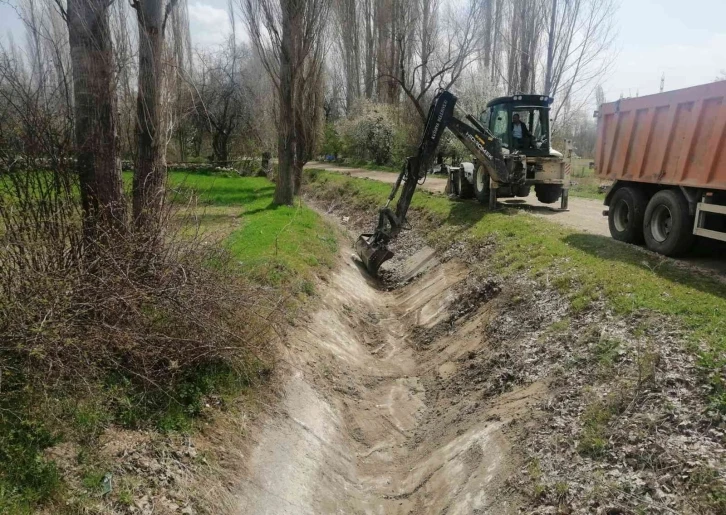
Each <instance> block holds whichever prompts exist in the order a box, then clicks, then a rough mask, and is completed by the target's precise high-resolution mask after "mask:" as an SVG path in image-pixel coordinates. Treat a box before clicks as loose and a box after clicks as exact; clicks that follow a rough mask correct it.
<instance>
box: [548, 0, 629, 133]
mask: <svg viewBox="0 0 726 515" xmlns="http://www.w3.org/2000/svg"><path fill="white" fill-rule="evenodd" d="M551 1H552V4H551V5H550V6H549V10H548V13H549V16H548V19H549V20H550V23H549V30H548V35H547V37H548V44H547V48H548V53H547V62H546V65H545V77H546V78H547V77H549V81H547V79H545V90H544V93H546V94H547V95H550V96H554V97H555V98H556V99H557V101H558V103H557V106H556V108H555V111H554V113H553V115H554V116H553V117H554V119H555V122H556V121H557V119H558V117H559V116H560V114H561V113H562V112H563V111H562V110H563V108H564V106H565V105H567V104H568V103H569V102H571V101H573V100H574V97H575V96H576V95H577V94H578V93H580V92H582V91H586V92H587V93H588V94H590V93H591V92H592V83H593V81H595V80H597V79H598V78H600V77H601V76H602V75H603V74H604V73H605V72H606V71H607V69H608V67H609V66H610V64H611V61H610V60H608V59H607V58H606V57H607V52H608V50H609V49H610V47H611V46H612V42H613V38H614V36H615V31H614V28H613V15H614V13H615V9H616V5H615V3H614V1H613V0H551ZM553 20H554V21H553ZM550 48H551V50H550ZM586 100H587V99H586V98H585V99H584V100H583V101H586ZM576 110H577V109H575V111H576Z"/></svg>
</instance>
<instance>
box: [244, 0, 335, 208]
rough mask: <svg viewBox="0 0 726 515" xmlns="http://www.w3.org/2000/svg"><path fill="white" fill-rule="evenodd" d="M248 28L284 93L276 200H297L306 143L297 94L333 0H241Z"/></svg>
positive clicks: (280, 103) (281, 95) (280, 93)
mask: <svg viewBox="0 0 726 515" xmlns="http://www.w3.org/2000/svg"><path fill="white" fill-rule="evenodd" d="M240 3H241V7H242V12H243V14H244V18H245V21H246V22H247V27H248V29H249V30H248V32H249V36H250V39H251V40H252V43H253V45H254V47H255V49H256V50H257V53H258V54H259V56H260V59H261V60H262V63H263V64H264V66H265V69H266V70H267V73H268V74H269V76H270V78H271V80H272V82H273V84H274V85H275V88H276V90H277V93H278V99H279V100H278V109H279V115H278V148H277V151H278V174H277V185H276V188H275V196H274V202H275V203H277V204H292V202H293V197H294V194H295V177H297V176H298V175H300V174H301V171H302V162H301V160H300V157H301V156H302V155H304V152H302V151H301V150H300V149H299V148H298V145H303V146H304V141H303V140H301V134H300V132H299V131H300V130H301V127H302V126H303V124H301V123H300V121H299V120H297V119H296V117H297V116H298V114H302V115H304V116H307V115H308V114H307V113H302V112H301V110H300V107H299V106H300V102H301V101H300V100H298V98H297V96H298V95H300V94H303V93H302V92H304V91H305V90H306V87H305V85H304V81H305V78H306V73H305V71H304V67H305V65H306V62H307V61H309V60H311V59H312V60H313V61H314V60H315V59H314V56H315V55H317V49H318V47H319V46H321V45H322V34H323V30H324V28H325V24H326V22H327V17H328V11H329V8H330V1H329V0H240Z"/></svg>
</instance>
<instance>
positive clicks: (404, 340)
mask: <svg viewBox="0 0 726 515" xmlns="http://www.w3.org/2000/svg"><path fill="white" fill-rule="evenodd" d="M344 245H346V244H344ZM420 247H421V245H419V244H413V245H410V246H409V252H408V256H406V255H405V254H406V252H404V253H403V256H401V255H400V254H399V259H398V260H397V262H396V264H395V265H394V269H393V270H391V269H389V272H388V277H389V278H393V279H395V281H389V283H388V285H384V284H381V283H378V282H375V281H373V280H371V279H370V277H369V276H368V275H367V274H366V272H365V271H364V270H363V269H362V267H361V265H360V263H358V262H357V261H356V260H354V259H353V258H352V257H351V258H347V259H344V258H341V259H340V262H339V265H338V266H337V267H336V269H335V270H334V271H333V272H332V273H331V275H330V276H329V277H328V278H327V281H326V282H325V284H324V285H321V288H320V290H321V291H320V294H319V298H318V305H317V306H316V308H315V309H314V310H313V311H312V314H311V315H310V316H309V317H308V319H307V320H305V321H303V322H301V323H300V324H298V326H297V327H295V328H293V330H291V331H290V333H289V334H288V335H287V337H286V341H287V348H286V352H285V362H286V365H285V366H283V367H282V369H283V370H280V371H279V374H280V377H285V376H287V379H286V380H284V381H283V384H282V386H281V394H280V402H279V404H278V405H277V406H276V408H275V413H276V414H275V415H272V416H270V417H269V419H268V420H267V421H266V422H265V423H264V424H263V427H261V428H260V430H259V435H260V436H259V438H258V439H257V441H256V443H255V445H254V447H253V449H252V450H251V454H250V456H249V457H248V459H249V461H248V474H249V475H248V477H247V479H246V480H245V483H246V484H245V485H241V488H240V491H241V492H242V493H241V494H240V498H239V510H238V512H239V513H245V514H284V513H290V514H293V513H294V514H307V513H310V514H322V513H346V514H349V513H350V514H353V513H360V514H364V513H365V514H409V513H447V514H471V513H497V514H502V513H513V512H515V511H516V510H515V505H516V503H515V502H514V499H513V495H512V493H511V491H510V490H509V489H507V487H506V485H505V482H506V479H507V478H508V477H509V476H510V474H511V473H512V471H513V468H512V467H513V466H514V465H515V462H514V461H513V459H512V455H511V453H510V442H509V440H508V438H507V435H506V428H507V426H508V424H509V423H510V422H511V421H512V420H513V419H514V418H515V417H518V416H521V415H522V414H523V413H525V412H526V411H527V407H528V406H529V405H530V404H531V403H534V402H536V401H537V400H538V399H541V398H542V396H543V395H544V394H545V392H546V386H545V385H544V384H543V383H537V384H532V385H529V386H527V387H523V388H516V387H515V388H509V389H507V390H508V391H507V392H506V394H505V395H502V396H499V397H498V398H497V399H496V400H495V401H492V402H487V401H475V402H468V401H463V400H462V399H461V395H459V393H458V392H457V387H456V386H455V384H454V383H452V381H454V379H455V378H457V377H459V378H460V377H464V376H462V375H461V370H460V369H462V368H465V367H467V366H468V364H467V362H466V361H467V360H468V356H470V355H472V353H477V352H479V351H481V349H482V348H484V347H485V346H486V345H487V342H486V341H485V340H483V337H482V335H483V333H482V331H481V330H480V329H481V328H482V326H483V325H485V324H486V320H487V319H488V318H490V317H491V315H492V313H490V312H489V311H488V310H487V309H486V304H487V299H489V298H493V297H496V296H497V295H498V293H499V288H498V286H496V285H495V284H490V285H489V286H485V287H483V288H480V289H481V290H482V291H480V292H478V294H477V298H478V299H479V301H478V302H477V303H476V306H477V309H476V310H474V309H473V307H469V308H465V309H463V310H462V309H461V306H460V304H461V303H460V302H459V300H460V299H461V298H462V297H463V296H464V294H465V296H466V297H467V298H469V297H471V295H470V294H471V292H470V291H468V290H467V289H466V281H465V280H466V278H467V277H468V275H469V271H468V269H467V267H466V265H465V264H464V263H462V262H460V261H458V260H456V259H450V260H448V261H446V262H443V263H442V262H440V261H439V258H438V257H437V256H436V255H435V254H434V253H433V251H432V250H431V249H429V248H426V247H423V248H420ZM348 248H349V247H348ZM417 248H418V250H417V251H415V252H414V249H417ZM392 284H397V285H400V284H405V285H404V286H400V287H394V286H392ZM389 288H393V289H392V290H391V291H388V290H389ZM472 306H473V304H472ZM434 345H435V347H434ZM452 384H454V386H452ZM472 384H474V383H472ZM458 390H459V391H461V388H459V389H458Z"/></svg>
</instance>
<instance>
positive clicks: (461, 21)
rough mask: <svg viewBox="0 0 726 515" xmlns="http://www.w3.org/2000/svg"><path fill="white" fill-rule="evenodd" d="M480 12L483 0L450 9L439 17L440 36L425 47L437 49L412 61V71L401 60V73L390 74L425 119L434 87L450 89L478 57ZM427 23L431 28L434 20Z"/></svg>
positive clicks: (472, 0)
mask: <svg viewBox="0 0 726 515" xmlns="http://www.w3.org/2000/svg"><path fill="white" fill-rule="evenodd" d="M481 14H482V3H481V1H480V0H469V1H468V2H467V3H466V5H465V6H464V7H463V8H454V7H452V8H450V9H449V10H448V11H447V12H446V13H445V16H443V17H441V18H440V22H441V23H442V24H443V27H442V29H441V30H440V31H438V32H435V33H434V34H438V35H440V37H438V38H437V40H435V41H432V42H431V44H430V45H427V47H426V50H428V49H430V48H434V49H435V51H434V52H432V53H431V54H430V55H425V56H424V57H425V59H422V58H421V56H419V58H418V61H417V62H414V61H409V64H410V65H411V70H410V71H409V70H403V68H404V66H405V62H404V61H403V60H402V61H401V62H400V64H401V68H402V70H401V72H400V73H398V74H396V75H388V76H389V77H392V78H393V80H394V81H395V82H396V83H397V84H398V86H399V87H400V88H401V89H402V90H403V92H404V93H405V94H406V96H407V97H408V99H409V100H410V101H411V102H412V104H413V106H414V107H415V108H416V111H417V112H418V114H419V116H420V118H421V119H422V120H424V119H425V118H426V111H425V110H424V107H423V103H424V98H425V97H426V95H428V94H429V92H430V91H431V88H432V87H434V86H437V87H440V88H443V89H449V88H450V87H451V86H452V85H453V84H454V83H455V82H456V81H457V80H458V79H459V78H460V77H461V74H462V73H463V72H464V70H466V69H467V68H468V67H469V65H471V64H472V63H473V62H474V61H475V60H476V59H477V56H478V54H479V51H480V49H481V43H482V41H483V34H482V31H481V30H480V27H479V22H480V19H481ZM427 24H428V26H429V27H431V22H427ZM421 48H423V47H421Z"/></svg>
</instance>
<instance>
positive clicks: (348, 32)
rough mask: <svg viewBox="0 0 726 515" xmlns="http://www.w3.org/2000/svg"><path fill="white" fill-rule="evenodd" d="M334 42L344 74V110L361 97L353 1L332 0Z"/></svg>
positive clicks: (358, 40) (359, 61) (356, 29)
mask: <svg viewBox="0 0 726 515" xmlns="http://www.w3.org/2000/svg"><path fill="white" fill-rule="evenodd" d="M333 7H334V11H335V21H336V23H335V28H336V38H335V39H336V40H337V42H338V47H339V51H340V54H341V56H342V61H343V72H344V74H345V92H346V94H345V98H346V109H347V110H348V111H350V109H351V108H352V107H353V103H354V102H355V101H356V100H357V99H358V98H360V96H361V76H360V66H361V56H360V30H359V25H358V21H359V16H358V10H357V9H356V2H355V0H334V2H333Z"/></svg>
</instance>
